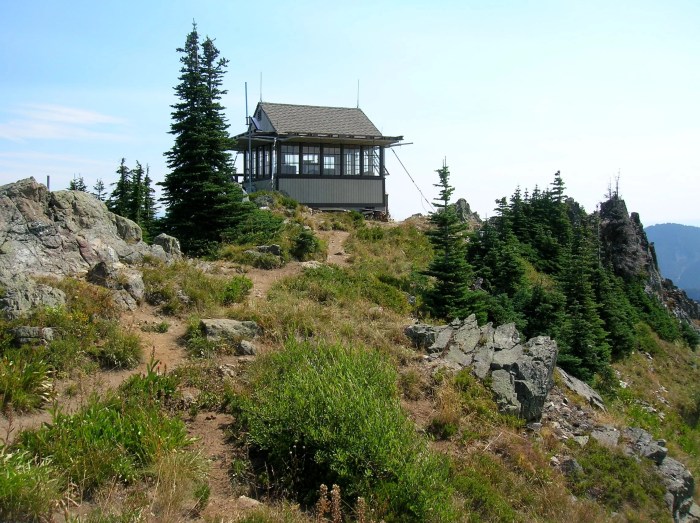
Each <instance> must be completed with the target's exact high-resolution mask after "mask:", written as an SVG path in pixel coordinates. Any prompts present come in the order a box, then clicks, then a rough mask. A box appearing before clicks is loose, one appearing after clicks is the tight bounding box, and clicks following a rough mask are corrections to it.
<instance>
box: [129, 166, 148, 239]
mask: <svg viewBox="0 0 700 523" xmlns="http://www.w3.org/2000/svg"><path fill="white" fill-rule="evenodd" d="M130 189H131V191H130V194H129V201H128V205H129V218H130V219H132V220H134V221H135V222H136V223H138V224H139V225H140V226H141V228H142V229H143V214H142V213H143V202H144V187H143V166H142V165H141V163H140V162H139V161H138V160H137V161H136V167H135V168H134V169H132V170H131V187H130Z"/></svg>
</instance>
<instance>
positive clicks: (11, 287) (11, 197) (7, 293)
mask: <svg viewBox="0 0 700 523" xmlns="http://www.w3.org/2000/svg"><path fill="white" fill-rule="evenodd" d="M173 240H174V241H173ZM159 242H160V243H161V244H160V245H158V244H156V245H153V246H149V245H147V244H146V243H145V242H143V241H142V236H141V228H140V227H139V226H138V225H137V224H136V223H134V222H132V221H131V220H128V219H126V218H124V217H122V216H118V215H116V214H114V213H112V212H110V211H109V210H108V209H107V207H106V206H105V204H104V203H103V202H101V201H99V200H98V199H97V198H95V196H93V195H91V194H89V193H86V192H81V191H57V192H49V191H48V189H47V188H46V187H45V186H44V185H42V184H40V183H37V182H36V181H35V180H34V179H33V178H28V179H26V180H20V181H18V182H16V183H12V184H9V185H3V186H1V187H0V285H1V286H2V287H3V290H4V292H3V293H2V299H1V302H0V307H2V309H3V310H4V311H5V312H6V313H7V314H8V315H10V316H18V315H21V314H22V312H24V311H27V310H29V309H30V308H32V307H34V306H37V305H48V306H54V305H58V304H60V303H62V301H63V296H62V293H60V291H57V290H55V289H53V290H50V289H51V288H50V287H49V286H48V285H45V284H38V283H35V282H33V280H32V278H31V277H33V276H46V275H49V276H75V275H81V274H84V273H85V272H87V271H88V269H90V268H91V267H93V266H95V265H96V264H98V263H100V262H104V263H107V264H125V265H129V264H134V263H138V262H140V261H141V260H143V258H144V256H151V257H155V258H158V259H161V260H164V261H168V260H171V259H172V258H173V257H174V256H178V255H179V247H177V240H175V239H174V238H170V237H165V238H161V240H159ZM163 245H165V247H164V246H163ZM166 248H167V249H168V250H167V251H166Z"/></svg>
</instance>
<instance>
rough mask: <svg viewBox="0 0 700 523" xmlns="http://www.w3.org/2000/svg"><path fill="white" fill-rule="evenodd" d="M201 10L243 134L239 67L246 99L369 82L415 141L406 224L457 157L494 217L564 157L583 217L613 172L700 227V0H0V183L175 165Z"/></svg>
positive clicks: (660, 211)
mask: <svg viewBox="0 0 700 523" xmlns="http://www.w3.org/2000/svg"><path fill="white" fill-rule="evenodd" d="M193 21H196V23H197V27H198V31H199V33H200V35H201V36H202V37H204V36H209V37H211V38H213V39H215V44H216V46H217V47H218V49H219V51H220V52H221V56H223V57H225V58H227V59H228V60H229V66H228V71H227V73H226V75H225V77H224V87H225V88H226V89H228V93H227V94H226V95H225V96H224V97H223V100H222V102H223V105H224V106H225V107H226V116H227V118H228V121H229V123H230V132H231V134H232V135H235V134H238V133H240V132H243V131H244V130H245V114H246V113H245V105H246V104H245V95H244V85H245V82H247V83H248V101H249V106H250V107H249V108H250V111H251V113H252V111H253V109H254V107H255V104H256V103H257V102H258V101H259V100H260V98H261V96H262V100H264V101H267V102H277V103H291V104H309V105H327V106H340V107H355V106H356V104H357V101H358V81H359V106H360V108H361V109H363V111H364V112H365V113H366V114H367V116H368V117H369V118H370V120H372V121H373V122H374V124H375V125H376V126H377V127H378V128H379V129H380V131H382V133H383V134H386V135H391V136H395V135H403V136H404V139H405V142H407V145H404V146H402V147H398V148H396V149H394V150H395V152H396V153H397V155H398V157H399V158H400V159H401V161H402V162H403V164H404V166H405V167H406V170H407V171H408V173H409V174H410V175H411V177H412V178H413V179H414V180H415V183H416V185H417V187H416V185H414V184H413V183H412V182H411V179H410V178H409V176H408V175H407V174H406V172H405V171H404V169H403V168H402V166H401V165H400V163H399V162H398V161H397V159H396V157H395V156H394V154H392V153H388V154H387V169H388V171H389V173H390V176H389V177H388V179H387V192H388V193H389V206H390V211H391V214H392V217H394V218H395V219H403V218H405V217H407V216H410V215H412V214H415V213H422V214H426V213H427V212H429V211H431V207H430V206H429V205H428V204H427V203H426V202H425V201H424V200H423V196H422V195H421V192H422V194H423V195H424V196H425V198H427V200H428V201H432V200H434V199H435V198H436V196H437V189H436V188H435V187H434V184H435V183H437V181H438V178H437V174H436V173H435V170H436V169H438V168H440V167H441V166H442V164H443V161H445V162H446V164H447V165H448V167H449V169H450V172H451V179H450V181H451V183H452V185H453V186H454V187H455V193H454V197H455V198H459V197H461V198H465V199H466V200H467V202H469V204H470V205H471V207H472V210H475V211H477V212H478V213H479V214H480V215H481V217H482V218H484V217H488V216H491V215H493V214H494V211H493V209H494V208H495V200H496V199H499V198H501V197H503V196H510V195H511V194H512V193H513V192H514V190H515V189H516V187H520V188H521V189H522V190H525V189H529V190H532V189H533V188H534V187H535V186H539V188H545V187H547V186H548V185H549V184H550V183H551V181H552V180H553V176H554V173H555V172H556V171H561V174H562V177H563V179H564V182H565V184H566V188H567V189H566V192H567V194H568V195H569V196H571V197H573V198H574V199H576V200H577V201H578V202H579V203H581V204H582V205H583V206H584V207H585V208H586V210H588V211H589V212H590V211H593V210H595V207H596V205H597V204H598V203H599V202H600V201H602V200H603V199H604V198H605V195H606V193H607V192H608V189H609V188H610V187H611V186H613V187H614V186H615V185H616V184H617V186H618V187H619V193H620V195H621V196H622V197H623V198H624V199H625V200H626V202H627V206H628V209H629V210H630V211H636V212H639V213H640V216H641V220H642V223H643V224H644V225H652V224H657V223H682V224H686V225H695V226H700V206H698V204H697V200H698V196H699V195H700V31H698V27H700V2H698V1H697V0H688V1H682V0H667V1H664V2H659V1H645V0H635V1H627V0H616V1H615V2H611V1H609V0H605V1H599V0H588V1H577V0H566V1H564V0H561V1H554V0H551V1H546V0H542V1H540V0H529V1H510V0H491V1H486V0H484V1H471V0H463V1H439V0H434V1H425V0H423V1H413V0H400V1H399V0H397V1H388V0H371V1H364V0H356V1H352V2H342V3H340V2H337V3H336V2H317V1H304V0H298V1H295V2H283V1H277V0H267V1H265V2H250V1H248V2H240V1H237V0H200V1H196V2H195V1H187V0H168V1H163V0H139V1H132V0H120V1H119V2H117V1H116V0H113V1H111V0H105V1H101V2H96V1H94V0H91V1H89V2H88V1H85V2H83V1H71V0H62V1H49V0H33V1H31V2H18V1H12V0H0V185H1V184H5V183H10V182H14V181H16V180H19V179H21V178H26V177H29V176H33V177H34V178H36V179H37V180H38V181H40V182H42V183H46V180H47V176H50V188H51V189H52V190H58V189H64V188H67V187H68V184H69V183H70V180H71V179H72V178H73V177H74V176H82V177H83V178H84V180H85V182H86V183H87V185H88V186H89V187H92V186H93V185H94V183H95V182H96V181H97V179H102V180H103V181H104V183H105V184H107V185H108V186H109V184H111V183H113V182H114V181H115V180H116V177H117V176H116V173H115V171H116V169H117V167H118V166H119V162H120V160H121V158H126V163H127V165H130V166H134V165H135V163H136V161H137V160H138V161H139V162H141V163H142V164H144V165H145V164H148V165H149V166H150V171H151V176H152V178H154V180H156V181H160V180H163V179H164V177H165V176H166V174H167V166H166V165H165V158H164V156H163V153H164V152H165V151H167V150H169V149H170V148H171V147H172V145H173V136H172V135H170V134H169V133H168V131H169V130H170V124H171V117H170V112H171V107H170V106H171V105H172V104H173V103H175V102H176V98H175V96H174V91H173V87H174V86H175V85H177V83H178V76H179V68H180V63H179V57H180V55H179V54H178V53H177V52H176V49H177V48H178V47H182V46H183V45H184V43H185V38H186V35H187V33H188V32H189V31H190V30H191V29H192V23H193ZM261 77H262V82H261ZM241 162H242V159H238V160H237V164H238V166H239V168H240V163H241ZM239 170H240V169H239ZM419 189H420V191H419Z"/></svg>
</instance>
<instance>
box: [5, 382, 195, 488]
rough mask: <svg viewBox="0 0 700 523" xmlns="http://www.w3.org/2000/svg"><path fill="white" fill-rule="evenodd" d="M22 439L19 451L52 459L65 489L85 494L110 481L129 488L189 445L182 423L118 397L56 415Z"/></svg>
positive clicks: (152, 408) (28, 432)
mask: <svg viewBox="0 0 700 523" xmlns="http://www.w3.org/2000/svg"><path fill="white" fill-rule="evenodd" d="M18 439H19V450H22V451H27V452H29V453H30V454H32V455H33V456H34V457H35V459H39V460H41V459H50V460H51V463H52V464H53V466H55V468H56V469H57V470H60V471H62V480H63V482H64V486H67V485H68V484H69V483H72V484H74V485H75V486H76V487H77V488H78V490H79V491H80V492H81V493H85V494H90V493H92V492H94V491H95V489H96V488H98V487H99V486H100V485H102V484H104V483H105V482H107V481H121V482H126V483H128V482H131V481H133V480H134V479H136V478H137V476H138V473H139V471H140V470H141V469H142V468H143V467H146V466H148V465H150V464H152V463H154V461H155V460H156V458H157V457H158V456H159V455H161V453H164V452H168V451H171V450H175V449H179V448H183V447H185V446H187V445H188V444H189V443H190V439H189V438H188V437H187V431H186V429H185V425H184V423H182V421H180V420H179V419H172V418H168V417H167V416H165V415H164V414H163V413H161V412H160V410H159V409H158V408H157V407H156V406H151V405H141V404H139V403H138V402H131V401H126V400H124V399H121V398H119V397H118V396H116V395H112V396H110V397H108V398H106V399H103V400H99V399H97V398H96V397H93V398H91V399H90V400H89V402H88V404H87V405H86V406H85V407H83V408H82V409H81V410H80V411H78V412H77V413H76V414H74V415H72V416H70V415H67V414H63V413H61V412H58V411H56V412H54V413H53V416H52V421H51V423H50V424H47V425H44V426H43V427H42V428H40V429H38V430H36V431H25V432H22V433H20V435H19V438H18Z"/></svg>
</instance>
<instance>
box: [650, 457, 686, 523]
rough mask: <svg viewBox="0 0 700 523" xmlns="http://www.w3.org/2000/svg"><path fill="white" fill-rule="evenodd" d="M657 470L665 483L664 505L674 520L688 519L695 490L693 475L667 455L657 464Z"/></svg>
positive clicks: (683, 520)
mask: <svg viewBox="0 0 700 523" xmlns="http://www.w3.org/2000/svg"><path fill="white" fill-rule="evenodd" d="M658 471H659V474H661V479H662V480H663V482H664V485H666V497H665V499H666V505H667V506H668V508H669V510H671V512H672V513H673V519H674V521H677V522H685V521H688V518H687V516H688V514H689V513H690V510H691V508H692V506H693V491H694V490H695V481H694V480H693V475H692V474H691V473H690V471H689V470H688V469H687V468H685V467H684V466H683V464H682V463H680V462H679V461H676V460H675V459H673V458H669V457H666V459H664V460H663V462H662V463H661V465H659V468H658Z"/></svg>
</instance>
